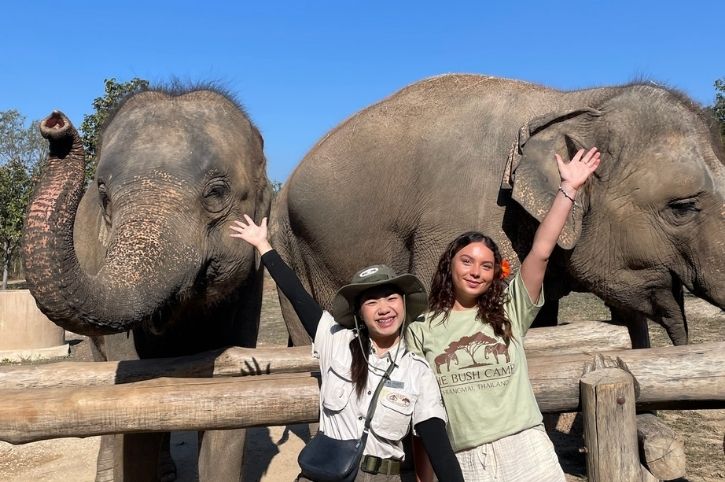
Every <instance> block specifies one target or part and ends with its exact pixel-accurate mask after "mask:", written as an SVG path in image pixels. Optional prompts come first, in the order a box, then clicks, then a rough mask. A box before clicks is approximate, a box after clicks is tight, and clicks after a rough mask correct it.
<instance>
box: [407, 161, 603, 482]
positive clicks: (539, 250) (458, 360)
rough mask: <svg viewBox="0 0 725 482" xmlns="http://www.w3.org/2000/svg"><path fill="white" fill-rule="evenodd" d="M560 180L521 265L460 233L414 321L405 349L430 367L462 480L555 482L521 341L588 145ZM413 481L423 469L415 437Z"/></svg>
mask: <svg viewBox="0 0 725 482" xmlns="http://www.w3.org/2000/svg"><path fill="white" fill-rule="evenodd" d="M555 157H556V162H557V165H558V167H559V175H560V177H561V184H560V187H559V190H558V191H557V193H556V196H555V198H554V202H553V204H552V205H551V208H550V209H549V212H548V213H547V215H546V217H545V218H544V220H543V221H542V222H541V224H540V225H539V227H538V229H537V230H536V234H535V235H534V241H533V245H532V247H531V251H530V252H529V254H528V255H527V256H526V258H524V260H523V262H522V263H521V269H520V270H519V272H518V273H517V274H516V275H515V276H514V278H513V280H512V281H511V283H510V284H509V285H506V283H505V281H504V278H505V275H504V274H503V273H504V271H505V270H506V268H507V265H506V264H505V263H502V261H503V260H502V259H501V254H500V253H499V249H498V247H497V246H496V243H494V242H493V240H492V239H491V238H489V237H488V236H485V235H483V234H481V233H478V232H473V231H472V232H467V233H464V234H462V235H460V236H458V237H457V238H456V239H454V240H453V241H452V242H451V243H450V244H449V245H448V247H447V249H446V250H445V251H444V253H443V255H442V256H441V258H440V261H439V263H438V268H437V270H436V273H435V275H434V277H433V282H432V285H431V296H430V299H429V312H428V313H427V314H426V316H425V320H424V321H421V322H416V323H412V324H411V325H410V327H409V329H408V331H407V333H406V342H407V345H408V348H409V349H410V350H411V351H413V352H415V353H418V354H419V355H421V356H424V357H425V358H426V359H427V360H428V362H429V363H430V364H431V366H432V367H434V368H435V369H436V373H437V380H438V384H439V386H440V388H441V393H442V395H443V400H444V402H445V406H446V411H447V413H448V419H449V422H448V427H447V429H448V436H449V438H450V440H451V445H452V446H453V450H454V451H455V452H456V457H457V458H458V461H459V462H460V465H461V469H462V471H463V476H464V479H465V480H467V481H501V482H506V481H516V482H520V481H536V482H544V481H563V480H565V479H564V474H563V471H562V470H561V467H560V465H559V462H558V459H557V457H556V453H555V452H554V448H553V445H552V443H551V441H550V440H549V438H548V436H547V435H546V432H545V430H544V428H543V425H542V416H541V412H540V411H539V407H538V405H537V404H536V399H535V398H534V393H533V390H532V388H531V383H530V381H529V376H528V368H527V364H526V356H525V354H524V349H523V340H524V336H525V335H526V331H527V330H528V328H529V327H530V326H531V323H532V322H533V321H534V317H535V316H536V313H537V312H538V310H539V308H540V307H541V306H542V305H543V303H544V299H543V294H542V284H543V280H544V273H545V271H546V265H547V263H548V260H549V256H550V255H551V253H552V251H553V250H554V247H555V246H556V241H557V238H558V237H559V234H560V233H561V230H562V229H563V227H564V224H565V223H566V218H567V216H568V215H569V213H570V211H571V209H572V206H573V204H574V198H575V196H576V193H577V190H578V189H579V188H580V187H581V186H582V185H583V184H584V183H585V182H586V180H587V179H588V178H589V176H590V175H591V174H592V173H593V172H594V170H595V169H596V168H597V166H598V165H599V162H600V156H599V152H598V151H597V149H596V148H592V149H590V150H589V151H588V152H586V153H585V152H584V150H580V151H579V152H578V153H577V154H576V155H575V156H574V158H573V159H572V160H571V161H570V162H568V163H565V162H563V161H562V159H561V157H560V156H559V155H558V154H557V155H556V156H555ZM414 455H415V463H416V472H417V474H418V477H419V480H423V481H429V480H430V478H431V474H430V469H429V465H428V462H427V460H426V458H425V453H424V452H423V450H422V448H421V447H420V445H419V444H417V443H414Z"/></svg>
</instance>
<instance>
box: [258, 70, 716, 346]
mask: <svg viewBox="0 0 725 482" xmlns="http://www.w3.org/2000/svg"><path fill="white" fill-rule="evenodd" d="M591 146H597V147H598V148H599V149H600V150H601V152H602V163H601V166H600V167H599V169H598V170H597V172H596V174H595V177H594V178H593V179H592V180H591V181H590V182H589V183H588V184H587V185H586V187H585V188H584V189H583V190H581V192H580V193H579V194H578V196H577V200H576V205H575V207H574V209H573V213H572V215H571V218H570V220H569V222H568V223H567V225H566V227H565V229H564V232H563V233H562V235H561V237H560V239H559V243H558V244H559V248H558V249H557V250H556V251H555V253H554V254H553V256H552V259H551V261H550V264H549V270H548V272H547V276H546V279H545V284H544V287H545V296H546V299H547V305H546V307H545V309H544V310H543V311H542V314H541V316H542V317H545V318H548V319H550V320H552V319H553V320H555V319H556V318H555V317H556V312H557V310H558V300H559V299H560V298H562V297H563V296H565V295H566V294H568V293H570V292H571V291H572V290H575V291H588V292H592V293H595V294H596V295H598V296H599V297H601V298H602V299H603V300H604V301H605V302H606V303H607V304H608V305H609V306H610V307H611V308H612V310H613V315H614V316H615V317H617V318H624V319H627V320H629V322H630V324H631V325H633V326H631V328H632V329H631V333H632V334H633V336H637V335H642V330H641V328H642V327H643V326H644V327H645V328H646V318H649V319H652V320H655V321H657V322H659V323H660V324H662V325H663V326H664V327H665V328H666V330H667V332H668V334H669V336H670V338H671V340H672V341H673V342H674V343H675V344H684V343H687V340H688V334H687V324H686V319H685V313H684V310H683V285H684V286H685V287H687V289H689V290H690V291H691V292H692V293H694V294H695V295H697V296H699V297H701V298H704V299H706V300H707V301H709V302H711V303H713V304H714V305H717V306H719V307H720V308H722V307H725V270H723V269H722V266H723V263H725V236H724V235H723V233H725V204H724V197H723V196H724V195H725V168H724V167H723V151H722V145H721V142H720V140H719V136H717V135H714V132H713V131H712V130H711V127H710V124H709V120H708V118H707V117H706V116H705V115H704V114H703V111H702V110H701V109H700V108H699V107H698V106H697V105H696V104H695V103H694V102H693V101H691V100H689V99H688V98H686V97H685V96H683V95H681V94H679V93H677V92H674V91H672V90H668V89H665V88H662V87H658V86H656V85H653V84H633V85H625V86H621V87H608V88H597V89H588V90H580V91H572V92H560V91H556V90H552V89H548V88H544V87H541V86H537V85H533V84H530V83H526V82H520V81H514V80H507V79H499V78H493V77H486V76H479V75H443V76H439V77H434V78H431V79H428V80H424V81H421V82H418V83H415V84H412V85H410V86H408V87H406V88H404V89H403V90H401V91H399V92H397V93H395V94H393V95H392V96H390V97H388V98H386V99H384V100H383V101H381V102H379V103H377V104H375V105H372V106H370V107H368V108H366V109H364V110H362V111H361V112H359V113H357V114H355V115H354V116H352V117H351V118H349V119H348V120H346V121H345V122H343V123H342V124H340V125H339V126H338V127H336V128H335V129H333V130H332V131H331V132H330V133H328V134H327V135H326V136H324V137H323V138H322V140H320V141H319V142H318V143H317V145H315V146H314V147H313V149H312V150H311V151H310V152H309V153H308V154H307V155H306V156H305V158H304V159H303V160H302V162H301V163H300V165H299V166H298V167H297V168H296V169H295V171H294V172H293V173H292V175H291V176H290V178H289V179H288V181H287V182H286V183H285V185H284V187H283V189H282V191H281V193H280V194H279V196H278V199H277V201H276V202H275V205H274V206H273V208H272V220H273V243H274V245H275V246H276V247H277V249H278V250H279V251H280V254H281V255H282V257H283V258H284V259H285V260H286V261H287V262H289V263H290V264H291V265H292V267H293V269H294V270H295V271H296V272H297V273H298V274H299V275H300V276H301V277H302V279H303V282H304V283H305V285H306V287H307V288H308V289H309V290H311V292H312V293H313V294H314V296H315V297H316V298H317V299H318V300H320V301H321V302H322V303H323V304H324V305H325V306H326V307H328V308H329V306H330V302H331V300H332V296H333V293H334V292H335V289H336V288H337V287H339V286H341V285H343V284H344V283H345V282H346V281H347V280H348V279H349V278H350V275H351V274H352V273H353V272H354V271H355V269H357V268H359V267H360V266H365V265H369V264H373V263H389V264H391V265H392V266H393V267H394V268H395V269H396V270H397V271H399V272H400V271H410V272H413V273H415V274H417V275H418V276H420V277H421V278H422V279H423V280H426V281H429V280H430V279H431V276H432V274H433V271H434V269H435V266H436V264H437V261H438V258H439V256H440V254H441V252H442V250H443V247H444V246H445V245H446V244H447V243H448V242H449V241H450V240H451V239H452V238H453V237H454V236H456V235H458V234H460V233H461V232H463V231H466V230H469V229H476V230H481V231H483V232H485V233H488V234H489V235H491V236H493V237H494V238H495V239H496V240H497V242H498V243H499V245H500V247H501V248H502V251H503V254H504V256H505V257H507V258H508V259H510V260H512V262H513V265H514V266H516V265H517V264H518V263H519V261H520V260H521V259H523V256H524V255H525V254H526V253H527V251H528V250H529V248H530V246H531V242H532V237H533V233H534V230H535V228H536V226H537V223H538V222H539V221H540V220H541V219H542V216H543V215H544V214H545V213H546V211H547V210H548V208H549V206H550V203H551V202H552V200H553V197H554V195H555V194H556V192H557V187H558V183H559V178H558V174H557V168H556V163H555V162H554V157H553V156H554V153H555V152H558V153H561V154H562V155H564V156H566V155H567V154H568V155H569V156H570V157H569V158H571V156H572V155H573V153H574V152H575V151H576V150H577V149H579V148H581V147H591ZM282 302H283V310H284V314H285V319H286V320H287V322H288V327H289V329H290V335H291V339H292V341H293V343H295V344H304V343H307V342H308V339H307V336H306V334H305V333H304V331H303V330H302V329H301V327H300V326H299V323H298V322H297V320H296V319H295V317H294V313H293V312H292V311H291V310H290V309H289V306H288V304H287V302H286V300H282ZM644 335H645V336H646V332H645V333H644ZM633 343H634V344H635V346H646V344H647V343H648V340H643V339H642V336H640V339H637V340H633Z"/></svg>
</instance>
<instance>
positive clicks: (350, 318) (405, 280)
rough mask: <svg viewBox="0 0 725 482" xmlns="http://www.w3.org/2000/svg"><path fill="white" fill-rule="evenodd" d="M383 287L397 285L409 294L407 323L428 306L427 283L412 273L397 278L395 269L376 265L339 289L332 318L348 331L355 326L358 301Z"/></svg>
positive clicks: (334, 301) (406, 294)
mask: <svg viewBox="0 0 725 482" xmlns="http://www.w3.org/2000/svg"><path fill="white" fill-rule="evenodd" d="M381 285H393V286H395V287H397V288H398V289H399V290H400V291H401V292H402V293H403V294H404V295H405V322H409V321H412V320H414V319H416V318H417V317H418V315H420V314H421V313H423V312H424V311H425V309H426V307H427V306H428V295H427V294H426V292H425V288H424V287H423V283H421V282H420V280H419V279H418V278H416V277H415V276H414V275H412V274H401V275H399V276H398V275H397V274H396V273H395V271H393V269H392V268H390V267H389V266H387V265H384V264H376V265H373V266H368V267H366V268H363V269H361V270H360V271H358V272H357V273H355V274H354V275H353V277H352V280H350V284H347V285H345V286H343V287H342V288H340V289H339V290H337V293H336V294H335V298H334V299H333V300H332V316H333V317H334V318H335V321H337V322H338V323H339V324H341V325H342V326H344V327H345V328H353V327H354V326H355V316H354V314H355V301H356V299H357V297H358V296H359V295H360V294H361V293H362V292H363V291H365V290H367V289H370V288H374V287H376V286H381Z"/></svg>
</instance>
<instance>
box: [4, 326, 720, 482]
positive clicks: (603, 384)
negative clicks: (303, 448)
mask: <svg viewBox="0 0 725 482" xmlns="http://www.w3.org/2000/svg"><path fill="white" fill-rule="evenodd" d="M605 326H609V325H605ZM608 329H609V328H608ZM611 329H621V330H624V332H623V333H624V334H625V335H626V329H624V328H619V327H611ZM542 330H547V329H539V330H537V331H535V332H532V335H533V333H540V335H535V336H534V338H536V336H541V338H542V343H544V344H545V343H546V338H549V339H557V338H558V339H561V336H560V335H561V333H560V331H559V330H566V327H556V328H550V329H548V330H557V332H556V333H557V334H556V337H551V336H550V335H552V334H551V333H548V334H547V332H545V331H542ZM615 331H616V330H615ZM576 332H578V333H580V334H581V333H582V332H583V331H582V330H581V326H578V327H577V328H576ZM612 333H613V332H611V331H606V330H604V331H602V333H600V335H599V337H598V338H601V339H602V340H604V342H602V340H599V341H596V342H592V343H591V345H587V344H586V343H584V344H582V343H578V342H572V344H576V347H577V349H578V351H579V353H561V352H563V351H565V350H564V349H563V348H557V349H555V351H554V352H551V351H547V350H545V349H543V348H542V347H538V348H537V346H536V343H538V342H536V341H533V343H534V344H533V345H531V343H532V338H531V337H527V340H526V349H527V351H529V352H530V353H531V356H530V357H529V361H528V364H529V374H530V378H531V382H532V386H533V388H534V393H535V395H536V398H537V400H538V402H539V406H540V408H541V410H542V412H545V413H560V412H571V411H582V410H583V412H584V418H585V422H586V428H585V440H586V451H587V453H588V454H587V458H588V470H589V474H590V476H589V479H590V480H593V481H596V480H615V479H612V478H610V477H611V475H612V473H613V472H611V470H617V471H622V472H621V474H630V475H627V477H629V478H626V477H625V478H623V477H622V476H621V475H620V476H617V477H616V480H635V478H634V477H635V475H632V474H635V472H636V474H637V475H636V477H642V474H644V477H645V478H646V477H653V476H652V475H651V474H650V473H649V472H648V471H646V470H645V469H642V468H641V467H640V461H639V454H638V450H637V440H638V437H639V441H640V442H639V444H640V447H641V446H642V443H643V442H646V441H647V439H649V440H650V445H651V446H653V447H658V446H659V445H662V438H661V437H659V438H658V437H657V435H656V434H657V433H658V432H662V431H663V430H668V429H666V427H660V428H657V422H654V425H653V422H652V420H651V417H650V418H649V419H648V420H649V422H650V425H649V429H643V428H641V427H640V430H639V434H638V426H639V425H642V423H640V421H639V420H638V421H637V422H636V423H635V422H633V420H635V410H648V409H704V408H725V342H721V343H707V344H702V345H689V346H681V347H667V348H651V349H644V350H626V349H625V350H618V351H609V352H606V353H604V354H605V355H606V360H614V362H610V363H609V366H603V365H607V364H602V363H601V360H603V358H598V360H599V361H596V360H597V359H595V355H594V354H595V353H596V352H598V351H601V349H602V346H603V345H606V341H607V340H612V339H613V340H616V339H617V338H616V336H614V335H613V334H612ZM617 336H618V335H617ZM569 340H570V341H571V340H572V339H571V338H570V339H569ZM615 345H616V342H615ZM582 350H583V352H582ZM598 365H599V366H598ZM612 365H616V368H613V367H612ZM597 366H598V369H596V370H593V371H591V368H592V367H597ZM315 370H317V363H316V360H315V359H314V358H313V357H312V356H311V353H310V348H309V347H296V348H258V349H242V348H230V349H227V350H224V351H221V350H220V351H215V352H207V353H203V354H200V355H196V356H192V357H184V358H177V359H164V360H137V361H125V362H105V363H100V362H99V363H95V362H90V363H83V362H61V363H55V364H52V365H40V366H32V367H27V366H15V367H13V366H10V367H2V368H1V369H0V397H1V398H0V400H2V402H0V440H3V441H7V442H10V443H14V444H17V443H26V442H31V441H35V440H43V439H49V438H58V437H87V436H93V435H101V434H110V433H129V432H150V431H184V430H205V429H231V428H244V427H253V426H269V425H287V424H293V423H302V422H312V421H316V420H317V418H318V415H319V411H318V410H319V408H318V407H319V405H318V403H319V384H318V377H317V376H316V374H315V373H314V372H315ZM244 375H257V376H244ZM640 418H642V417H640ZM642 420H644V418H642ZM653 427H654V428H653ZM670 432H671V431H670ZM633 437H634V438H633ZM668 437H669V440H673V437H672V435H671V434H669V435H668ZM632 440H634V444H633V443H632ZM658 440H659V441H658ZM670 448H671V444H670ZM670 448H667V450H664V452H668V451H669V452H672V453H675V452H677V453H676V454H675V455H674V456H673V457H674V459H673V460H675V463H674V465H675V466H677V467H680V466H681V469H674V471H675V472H676V471H677V470H684V455H683V454H680V452H681V451H677V450H670ZM640 450H642V449H641V448H640ZM655 452H657V451H655ZM653 453H654V452H653ZM657 453H658V454H659V455H653V460H654V458H661V455H662V453H663V451H662V450H660V451H659V452H657ZM645 455H646V454H645ZM613 457H614V459H613ZM615 459H616V460H615ZM679 459H682V463H679V462H678V460H679ZM649 465H652V464H649ZM665 465H667V464H665ZM670 465H673V464H672V463H670ZM607 468H609V469H607ZM649 469H650V470H652V467H651V466H649ZM640 471H643V472H640ZM655 472H656V471H655ZM671 473H673V472H672V470H670V472H669V474H670V475H671ZM655 475H657V474H655ZM681 475H683V474H681ZM681 475H677V477H679V476H681ZM659 477H660V478H664V477H663V476H662V474H660V475H659ZM636 480H642V479H641V478H636ZM648 480H655V479H648Z"/></svg>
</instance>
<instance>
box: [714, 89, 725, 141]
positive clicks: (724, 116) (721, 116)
mask: <svg viewBox="0 0 725 482" xmlns="http://www.w3.org/2000/svg"><path fill="white" fill-rule="evenodd" d="M715 91H716V92H715V104H714V105H713V106H712V112H713V114H715V118H716V119H717V120H718V121H719V122H720V136H721V137H723V138H725V77H723V78H722V79H718V80H716V81H715Z"/></svg>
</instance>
